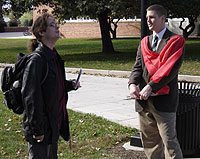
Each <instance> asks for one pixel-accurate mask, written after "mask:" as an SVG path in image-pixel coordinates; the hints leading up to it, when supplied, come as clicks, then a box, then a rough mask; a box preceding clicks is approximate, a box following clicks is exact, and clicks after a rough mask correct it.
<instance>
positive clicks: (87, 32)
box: [60, 21, 140, 38]
mask: <svg viewBox="0 0 200 159" xmlns="http://www.w3.org/2000/svg"><path fill="white" fill-rule="evenodd" d="M60 32H61V34H62V35H63V37H65V38H100V37H101V32H100V26H99V23H98V22H97V21H93V22H67V23H65V24H64V25H61V26H60ZM133 36H140V22H132V21H130V22H128V21H127V22H119V23H118V27H117V37H133Z"/></svg>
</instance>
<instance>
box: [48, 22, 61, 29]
mask: <svg viewBox="0 0 200 159" xmlns="http://www.w3.org/2000/svg"><path fill="white" fill-rule="evenodd" d="M48 26H49V27H52V28H59V25H58V24H57V23H50V24H49V25H48Z"/></svg>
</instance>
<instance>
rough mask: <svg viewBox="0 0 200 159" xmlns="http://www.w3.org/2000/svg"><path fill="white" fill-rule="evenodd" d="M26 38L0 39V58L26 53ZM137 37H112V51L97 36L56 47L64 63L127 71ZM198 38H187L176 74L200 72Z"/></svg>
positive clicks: (9, 60) (65, 41)
mask: <svg viewBox="0 0 200 159" xmlns="http://www.w3.org/2000/svg"><path fill="white" fill-rule="evenodd" d="M27 42H28V40H26V39H0V62H6V63H14V62H15V60H16V56H17V54H18V53H19V52H24V53H27V52H28V51H27V49H26V46H27ZM138 44H139V39H131V38H130V39H117V40H113V45H114V48H115V51H116V53H115V54H105V53H101V40H100V39H60V40H59V41H58V42H57V45H56V48H57V50H58V52H59V53H60V54H61V56H62V58H63V59H64V61H65V66H66V67H78V68H79V67H82V68H94V69H105V70H124V71H130V70H131V68H132V65H133V64H134V61H135V56H136V50H137V46H138ZM199 66H200V40H187V42H186V45H185V55H184V61H183V65H182V67H181V69H180V74H189V75H200V70H199V68H198V67H199Z"/></svg>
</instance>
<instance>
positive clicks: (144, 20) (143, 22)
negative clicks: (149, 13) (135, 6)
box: [141, 0, 149, 39]
mask: <svg viewBox="0 0 200 159" xmlns="http://www.w3.org/2000/svg"><path fill="white" fill-rule="evenodd" d="M146 9H147V0H141V39H142V38H143V37H145V36H147V35H148V34H149V31H148V26H147V18H146Z"/></svg>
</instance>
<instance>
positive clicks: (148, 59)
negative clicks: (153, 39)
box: [141, 35, 185, 94]
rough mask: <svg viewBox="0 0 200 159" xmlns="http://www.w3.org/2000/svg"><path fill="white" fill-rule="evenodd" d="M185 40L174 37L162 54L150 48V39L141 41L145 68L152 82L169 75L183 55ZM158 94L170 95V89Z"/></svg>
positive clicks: (167, 88)
mask: <svg viewBox="0 0 200 159" xmlns="http://www.w3.org/2000/svg"><path fill="white" fill-rule="evenodd" d="M184 43H185V39H184V38H183V37H182V36H180V35H174V36H173V37H172V38H170V40H169V41H168V42H167V44H166V45H165V47H164V48H163V49H162V51H161V52H160V53H157V52H154V51H151V50H150V49H149V48H148V37H144V38H143V39H142V41H141V51H142V55H143V59H144V63H145V66H146V68H147V70H148V72H149V76H150V80H151V81H153V82H154V83H159V81H160V80H161V79H162V78H163V77H166V76H168V75H169V73H170V72H171V69H172V68H173V66H174V64H175V63H176V61H177V60H178V59H179V58H180V57H181V55H182V53H183V47H184ZM156 94H169V87H168V86H164V87H163V88H162V89H160V90H159V91H158V92H156Z"/></svg>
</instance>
